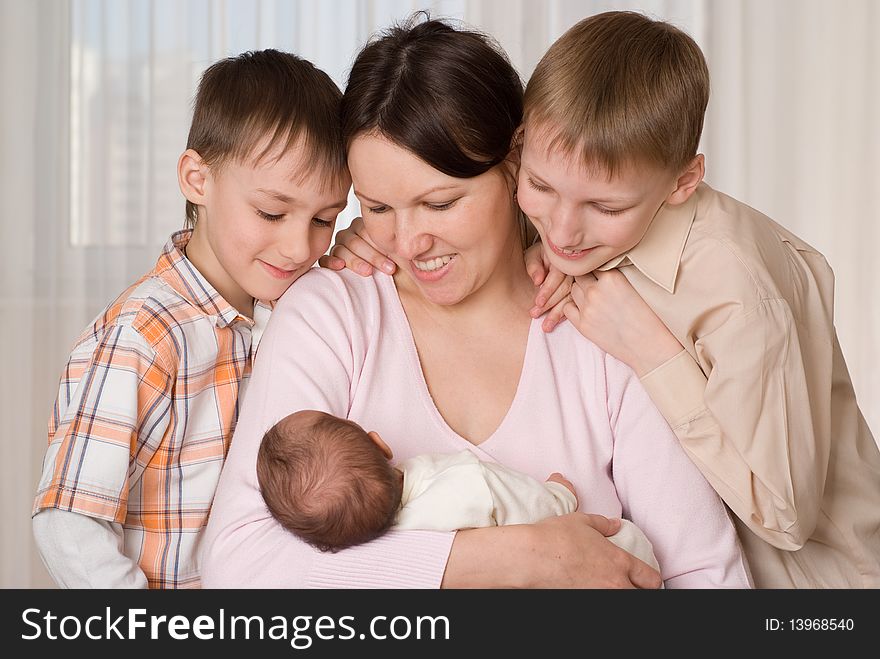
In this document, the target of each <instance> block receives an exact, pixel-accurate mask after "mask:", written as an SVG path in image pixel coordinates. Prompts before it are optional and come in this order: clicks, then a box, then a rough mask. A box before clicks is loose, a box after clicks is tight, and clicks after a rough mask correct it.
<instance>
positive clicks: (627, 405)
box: [202, 269, 749, 588]
mask: <svg viewBox="0 0 880 659" xmlns="http://www.w3.org/2000/svg"><path fill="white" fill-rule="evenodd" d="M249 387H250V388H249V391H248V395H247V397H246V399H245V403H244V407H243V409H242V414H241V418H240V419H239V422H238V426H237V428H236V430H235V434H234V435H233V441H232V447H231V449H230V451H229V455H228V458H227V462H226V465H225V467H224V470H223V474H222V475H221V477H220V484H219V487H218V490H217V494H216V497H215V499H214V504H213V508H212V511H211V515H210V517H209V521H208V526H207V529H206V532H205V537H204V544H203V551H204V555H203V574H202V579H203V585H204V586H205V587H207V588H235V587H243V588H278V587H290V588H303V587H336V588H338V587H353V588H369V587H392V588H402V587H415V588H437V587H439V586H440V583H441V580H442V578H443V572H444V569H445V566H446V561H447V558H448V555H449V551H450V548H451V545H452V540H453V538H454V535H455V534H454V533H452V532H449V533H447V532H435V531H391V532H389V533H387V534H386V535H385V536H383V537H382V538H379V539H377V540H374V541H372V542H369V543H367V544H365V545H361V546H359V547H354V548H351V549H346V550H343V551H340V552H337V553H335V554H331V553H321V552H319V551H317V550H315V549H313V548H312V547H310V546H309V545H307V544H305V543H303V542H302V541H300V540H299V539H298V538H296V537H295V536H294V535H293V534H291V533H288V532H287V531H285V530H284V529H283V528H282V527H281V526H280V525H279V524H278V523H277V522H276V521H275V520H274V519H273V518H272V517H271V516H270V515H269V512H268V511H267V510H266V507H265V504H264V503H263V499H262V497H261V495H260V492H259V487H258V484H257V476H256V468H255V464H256V455H257V450H258V448H259V445H260V441H261V439H262V436H263V433H264V432H265V431H266V430H267V429H268V428H269V427H270V426H271V425H272V424H274V423H275V422H276V421H278V420H279V419H281V418H282V417H284V416H286V415H287V414H289V413H291V412H294V411H297V410H302V409H316V410H323V411H326V412H328V413H330V414H334V415H337V416H341V417H347V418H350V419H352V420H354V421H356V422H357V423H359V424H361V425H362V426H363V427H364V428H365V429H367V430H376V431H378V432H379V433H380V434H381V435H382V437H383V438H385V439H386V441H388V443H389V444H390V445H391V447H392V448H393V450H394V456H395V459H396V460H406V459H408V458H410V457H412V456H414V455H417V454H420V453H445V452H451V451H460V450H462V449H464V448H468V449H471V450H472V451H474V453H476V455H477V456H478V457H479V458H481V459H483V460H490V461H492V460H493V461H497V462H500V463H502V464H505V465H507V466H508V467H510V468H512V469H518V470H520V471H522V472H525V473H527V474H530V475H531V476H533V477H534V478H536V479H538V480H542V481H543V480H544V479H546V478H547V476H548V475H549V474H550V473H552V472H554V471H559V472H562V473H563V474H564V475H565V476H566V477H567V478H568V479H570V480H571V482H572V483H574V485H575V487H576V489H577V495H578V499H579V501H580V510H582V511H585V512H592V513H601V514H603V515H607V516H612V517H617V516H623V517H626V518H628V519H631V520H632V521H633V522H635V524H636V525H637V526H639V527H640V528H641V529H642V530H643V531H644V532H645V534H646V535H647V536H648V538H649V539H650V540H651V542H652V543H653V545H654V551H655V554H656V556H657V559H658V560H659V562H660V565H661V571H662V576H663V579H664V581H665V582H666V586H667V587H672V588H675V587H696V588H713V587H732V588H747V587H749V577H748V571H747V568H746V565H745V559H744V558H743V555H742V552H741V550H740V546H739V543H738V540H737V537H736V533H735V531H734V528H733V525H732V523H731V521H730V518H729V517H728V515H727V512H726V509H725V508H724V506H723V504H722V503H721V500H720V499H719V498H718V495H717V494H715V492H714V490H713V489H712V488H711V487H710V486H709V485H708V483H707V482H706V481H705V479H704V478H703V476H702V475H701V474H700V472H699V471H698V470H697V468H696V467H695V466H694V465H693V464H692V463H691V461H690V460H689V459H688V458H687V456H686V455H685V453H684V452H683V451H682V449H681V448H680V446H679V444H678V441H677V440H676V438H675V436H674V435H673V434H672V431H671V430H670V429H669V426H668V425H667V424H666V421H664V419H663V417H662V416H661V415H660V413H659V412H658V411H657V409H656V408H655V407H654V405H653V404H652V403H651V401H650V399H649V398H648V395H647V394H646V393H645V391H644V389H643V388H642V386H641V384H640V383H639V381H638V379H637V378H636V377H635V375H634V374H633V373H632V371H631V370H630V369H629V368H628V367H627V366H625V365H623V364H622V363H621V362H618V361H617V360H615V359H614V358H613V357H611V356H609V355H607V354H605V353H603V352H602V351H601V350H599V348H597V347H596V346H595V345H593V344H592V343H591V342H589V341H588V340H586V339H584V338H583V337H582V336H581V335H580V334H578V333H577V332H576V330H574V329H573V328H572V327H571V325H569V324H563V325H562V326H560V327H559V328H557V329H556V330H555V331H554V332H553V333H552V334H544V333H543V332H542V331H541V325H540V322H539V321H537V320H536V321H533V322H532V325H531V329H530V331H529V338H528V346H527V349H526V355H525V362H524V365H523V370H522V375H521V377H520V382H519V385H518V387H517V391H516V395H515V397H514V400H513V403H512V404H511V407H510V410H509V411H508V413H507V416H506V417H505V418H504V420H503V421H502V422H501V424H500V425H499V427H498V428H497V429H496V431H495V432H494V433H493V434H492V435H491V436H490V437H489V438H488V439H486V440H485V441H484V442H483V443H482V444H480V445H479V446H474V445H472V444H471V443H470V442H468V441H467V440H465V439H464V438H462V437H460V436H459V435H457V434H456V433H455V432H454V431H453V430H452V429H451V428H450V427H449V426H448V425H447V424H446V422H445V421H444V420H443V418H442V416H441V415H440V413H439V412H438V410H437V408H436V407H435V405H434V403H433V401H432V399H431V396H430V394H429V392H428V388H427V385H426V383H425V379H424V376H423V375H422V371H421V367H420V364H419V360H418V355H417V353H416V349H415V345H414V343H413V338H412V334H411V332H410V328H409V324H408V323H407V320H406V316H405V314H404V311H403V308H402V306H401V304H400V300H399V298H398V295H397V290H396V288H395V287H394V283H393V281H392V279H391V278H390V277H388V276H387V275H381V274H377V275H375V276H374V277H371V278H362V277H360V276H358V275H355V274H351V273H349V272H347V271H346V272H342V273H335V272H331V271H328V270H322V269H315V270H313V271H311V272H309V273H308V274H306V275H305V276H303V277H302V278H301V279H300V280H299V281H297V282H296V284H294V286H293V287H291V289H290V290H288V292H287V293H286V294H285V295H284V296H283V297H282V298H281V300H279V302H278V304H277V305H276V306H275V310H274V312H273V314H272V318H271V320H270V322H269V325H268V327H267V328H266V331H265V334H264V336H263V338H262V343H261V345H260V350H259V353H258V355H257V360H256V363H255V365H254V371H253V375H252V378H251V383H250V385H249Z"/></svg>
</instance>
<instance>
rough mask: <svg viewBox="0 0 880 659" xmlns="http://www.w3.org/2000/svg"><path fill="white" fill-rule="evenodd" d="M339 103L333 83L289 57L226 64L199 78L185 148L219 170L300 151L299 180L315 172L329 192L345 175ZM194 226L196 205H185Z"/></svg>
mask: <svg viewBox="0 0 880 659" xmlns="http://www.w3.org/2000/svg"><path fill="white" fill-rule="evenodd" d="M341 100H342V92H341V91H340V90H339V88H338V87H337V86H336V84H335V83H334V82H333V80H331V79H330V76H328V75H327V74H326V73H324V72H323V71H321V70H320V69H318V68H316V67H315V66H314V65H313V64H312V63H311V62H309V61H307V60H304V59H302V58H301V57H297V56H296V55H293V54H291V53H284V52H280V51H278V50H273V49H267V50H259V51H248V52H246V53H242V54H241V55H238V56H236V57H227V58H226V59H222V60H220V61H218V62H215V63H214V64H212V65H211V66H209V67H208V68H207V69H206V70H205V72H204V73H203V74H202V78H201V81H200V82H199V88H198V91H197V93H196V97H195V102H194V107H193V118H192V124H191V126H190V129H189V137H188V138H187V142H186V148H187V149H193V150H194V151H196V152H197V153H198V154H199V155H200V156H201V158H202V160H204V161H205V163H206V164H208V166H209V167H211V168H213V169H214V170H215V171H219V169H221V168H222V167H223V164H224V163H226V162H228V161H229V160H234V161H239V162H240V161H242V160H244V159H245V158H248V157H253V158H254V161H255V162H259V161H260V160H261V159H262V158H264V157H265V156H267V155H268V154H269V153H270V152H271V151H272V150H273V149H274V148H276V147H277V146H279V145H280V146H283V148H284V151H286V150H287V149H289V148H290V147H292V146H294V145H296V144H299V145H301V146H302V147H303V149H304V153H303V163H304V165H305V167H304V168H303V169H304V171H302V172H300V174H301V175H304V174H305V173H307V171H309V170H310V169H312V168H313V167H317V168H320V169H322V170H324V171H326V173H327V184H328V185H329V184H330V183H331V182H333V181H334V180H335V179H336V178H338V177H339V176H340V175H342V173H343V172H344V171H345V169H346V159H345V148H344V145H343V142H342V133H341V128H340V125H339V105H340V102H341ZM258 149H259V150H258ZM196 219H197V209H196V206H195V204H193V203H191V202H189V201H187V203H186V224H187V226H188V227H192V226H194V225H195V222H196Z"/></svg>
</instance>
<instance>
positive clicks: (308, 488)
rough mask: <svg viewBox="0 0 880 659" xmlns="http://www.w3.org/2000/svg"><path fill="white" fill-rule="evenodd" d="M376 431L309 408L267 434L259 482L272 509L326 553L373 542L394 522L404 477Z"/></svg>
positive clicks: (286, 525) (292, 529) (287, 526)
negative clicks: (392, 461) (367, 430)
mask: <svg viewBox="0 0 880 659" xmlns="http://www.w3.org/2000/svg"><path fill="white" fill-rule="evenodd" d="M390 457H391V451H390V450H389V449H388V447H387V445H386V444H385V443H384V442H383V441H382V439H381V438H380V437H379V436H378V435H377V434H376V433H373V432H371V433H367V432H365V431H364V430H363V428H361V427H360V426H359V425H357V424H356V423H354V422H352V421H348V420H346V419H340V418H338V417H334V416H331V415H329V414H325V413H323V412H316V411H313V410H303V411H300V412H295V413H293V414H290V415H288V416H286V417H285V418H283V419H282V420H281V421H279V422H278V423H276V424H275V425H274V426H272V427H271V428H270V429H269V430H268V431H267V432H266V434H265V435H264V437H263V442H262V444H261V445H260V451H259V454H258V456H257V479H258V480H259V483H260V491H261V492H262V494H263V499H264V501H265V502H266V507H267V508H268V509H269V512H270V513H272V516H273V517H275V519H277V520H278V522H279V523H280V524H281V525H282V526H283V527H284V528H285V529H287V530H288V531H290V532H292V533H294V534H296V535H297V536H299V537H300V538H302V539H303V540H305V541H306V542H308V543H309V544H311V545H312V546H314V547H316V548H318V549H320V550H321V551H337V550H339V549H344V548H346V547H350V546H352V545H357V544H361V543H363V542H367V541H369V540H372V539H373V538H376V537H378V536H379V535H381V534H382V533H384V532H385V531H386V530H388V528H389V527H390V526H391V525H392V524H393V523H394V519H395V516H396V514H397V509H398V507H399V505H400V497H401V492H402V488H403V480H402V474H401V473H400V472H399V471H398V470H396V469H394V468H393V467H392V466H391V463H390V462H389V458H390Z"/></svg>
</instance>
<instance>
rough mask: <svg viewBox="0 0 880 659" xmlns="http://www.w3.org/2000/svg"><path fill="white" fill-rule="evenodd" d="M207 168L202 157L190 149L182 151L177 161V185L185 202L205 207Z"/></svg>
mask: <svg viewBox="0 0 880 659" xmlns="http://www.w3.org/2000/svg"><path fill="white" fill-rule="evenodd" d="M207 177H208V168H207V166H206V165H205V161H204V160H202V157H201V156H200V155H199V154H198V153H197V152H195V151H193V150H192V149H187V150H186V151H184V152H183V153H182V154H181V156H180V159H179V160H178V161H177V183H178V185H179V186H180V191H181V192H182V193H183V196H184V197H186V199H187V201H189V202H192V203H193V204H195V205H196V206H204V205H205V181H206V179H207Z"/></svg>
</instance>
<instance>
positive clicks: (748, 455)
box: [642, 299, 833, 550]
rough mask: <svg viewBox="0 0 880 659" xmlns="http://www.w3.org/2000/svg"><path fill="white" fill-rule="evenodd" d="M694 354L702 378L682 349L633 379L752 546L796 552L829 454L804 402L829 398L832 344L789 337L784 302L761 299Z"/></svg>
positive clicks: (815, 415) (824, 433) (793, 329)
mask: <svg viewBox="0 0 880 659" xmlns="http://www.w3.org/2000/svg"><path fill="white" fill-rule="evenodd" d="M696 350H697V354H698V355H699V356H700V359H701V361H703V362H705V363H706V364H708V366H709V368H708V369H707V370H708V378H707V377H706V375H704V372H703V370H702V369H701V368H700V366H699V365H698V364H697V363H696V362H695V361H694V360H693V359H692V358H691V356H690V355H689V354H688V353H687V352H685V351H682V352H681V353H680V354H679V355H677V356H676V357H674V358H672V359H671V360H669V361H668V362H667V363H665V364H663V365H661V366H660V367H658V368H657V369H655V370H654V371H652V372H650V373H648V374H647V375H645V376H644V378H643V379H642V383H643V384H644V386H645V387H646V389H647V390H648V392H649V393H650V395H651V397H652V399H653V400H654V401H655V403H656V404H657V406H658V407H659V408H660V410H661V411H662V412H663V415H664V416H665V418H666V419H667V421H668V422H669V424H670V425H671V426H672V428H673V430H674V432H675V434H676V435H677V436H678V438H679V440H680V441H681V444H682V446H683V447H684V449H685V451H687V453H688V455H689V456H690V457H691V459H692V460H693V461H694V463H695V464H696V465H697V466H698V467H699V469H700V471H701V472H702V473H703V474H704V475H705V477H706V478H707V479H708V480H709V482H710V483H711V484H712V486H713V487H714V488H715V490H716V491H717V492H718V493H719V494H720V495H721V497H722V498H723V499H724V501H725V502H726V503H727V505H728V506H730V508H731V510H732V511H733V512H734V513H735V514H736V515H737V516H738V517H739V518H740V519H741V520H743V521H744V522H745V523H746V524H747V525H748V527H749V528H750V529H751V530H752V531H753V532H754V533H755V534H756V535H758V537H760V538H761V539H762V540H764V541H766V542H768V543H770V544H771V545H773V546H775V547H778V548H780V549H786V550H797V549H800V548H801V547H802V546H803V544H804V543H805V542H806V541H807V539H808V538H809V537H810V535H811V534H812V533H813V530H814V529H815V527H816V523H817V520H818V515H819V514H820V504H821V501H822V496H823V491H824V484H825V480H826V472H827V469H828V460H829V455H830V449H831V447H830V418H829V414H830V412H829V411H828V410H827V409H819V408H817V406H815V405H813V406H811V405H810V400H811V396H810V393H811V390H812V391H813V394H814V395H813V400H826V401H827V400H830V399H831V392H830V383H831V368H832V359H833V346H831V345H829V344H828V343H827V341H824V340H823V339H822V338H820V337H814V336H812V335H811V334H810V333H808V332H803V331H800V332H799V331H798V328H797V325H796V324H795V321H794V319H793V318H792V314H791V312H790V310H789V308H788V305H787V303H786V302H785V301H784V300H778V299H769V300H764V301H763V302H761V304H759V305H758V306H757V307H755V308H754V309H753V310H751V311H750V312H748V313H743V314H740V315H738V316H735V317H733V318H732V319H730V320H728V321H727V322H726V323H724V324H723V325H722V326H721V327H719V328H718V329H716V330H715V331H714V332H712V333H711V334H709V335H707V336H705V337H702V338H700V339H699V340H698V341H697V343H696ZM807 353H809V355H810V360H811V362H812V365H813V367H812V370H813V375H812V378H811V377H810V373H809V372H808V370H807V367H806V366H805V362H806V360H805V358H804V356H805V355H806V354H807ZM823 371H825V372H827V377H824V378H823V377H821V375H820V374H821V373H822V372H823ZM817 376H818V377H817ZM811 380H812V381H811ZM823 387H825V388H826V389H827V391H825V392H822V391H821V390H822V388H823ZM816 392H820V396H816V395H815V393H816ZM822 395H824V398H823V397H822ZM825 407H826V408H827V407H828V406H827V405H826V406H825Z"/></svg>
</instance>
